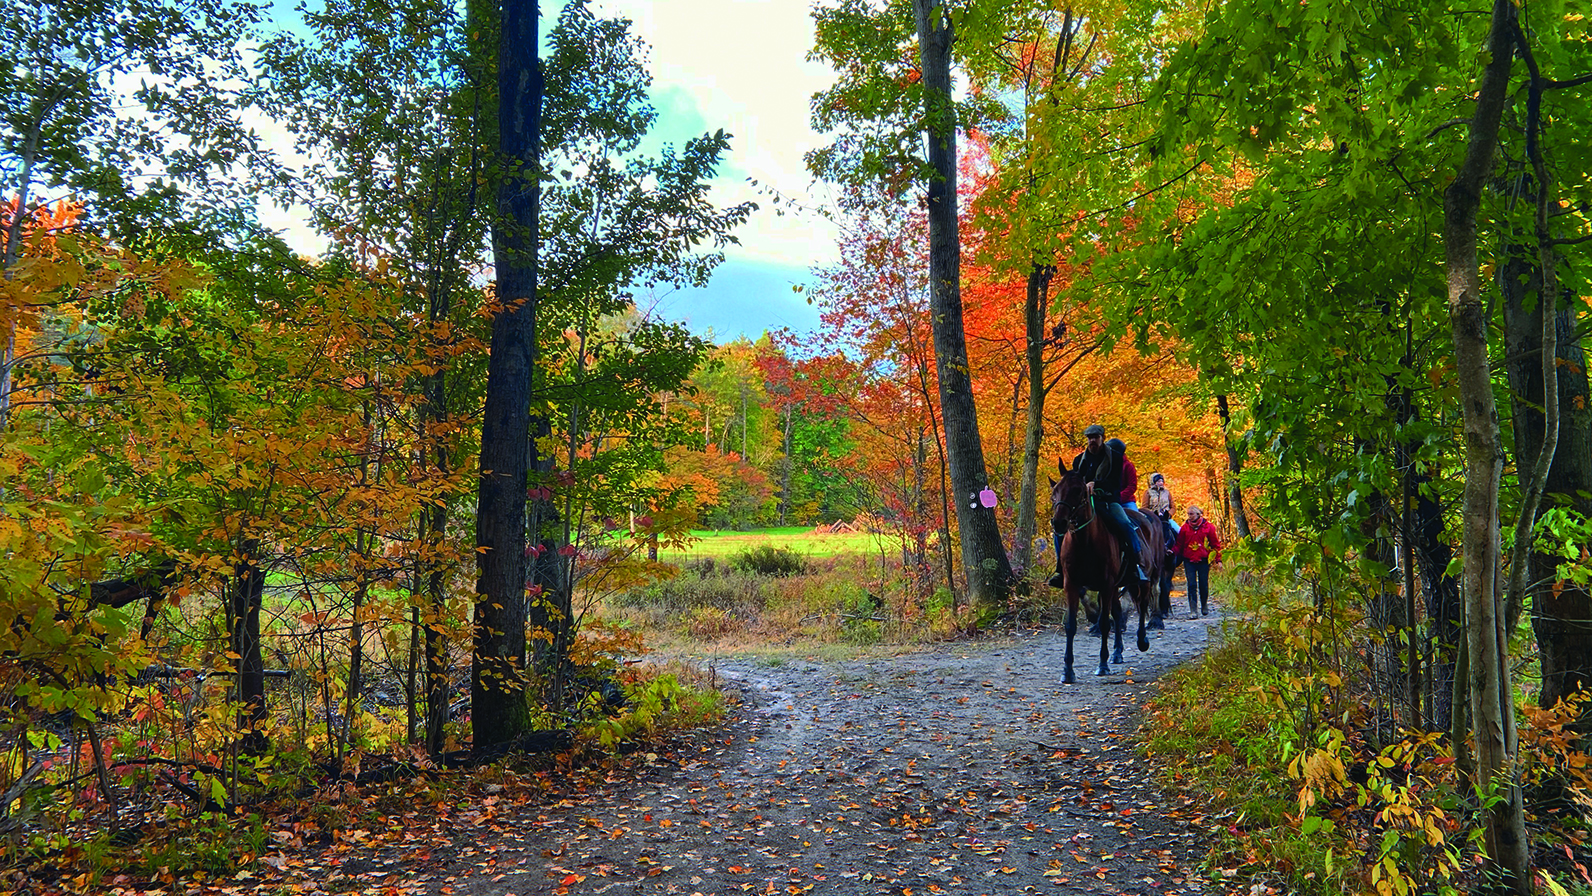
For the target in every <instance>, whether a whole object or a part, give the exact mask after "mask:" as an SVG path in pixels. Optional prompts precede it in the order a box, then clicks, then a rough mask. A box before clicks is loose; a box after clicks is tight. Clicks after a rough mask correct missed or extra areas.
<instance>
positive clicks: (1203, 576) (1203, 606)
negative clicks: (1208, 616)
mask: <svg viewBox="0 0 1592 896" xmlns="http://www.w3.org/2000/svg"><path fill="white" fill-rule="evenodd" d="M1183 578H1184V579H1186V580H1187V581H1188V609H1189V612H1190V613H1192V612H1194V611H1195V610H1207V609H1209V608H1210V600H1211V561H1210V560H1209V559H1208V558H1207V559H1205V560H1184V561H1183ZM1196 600H1197V601H1198V602H1197V603H1196Z"/></svg>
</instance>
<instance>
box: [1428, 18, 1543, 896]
mask: <svg viewBox="0 0 1592 896" xmlns="http://www.w3.org/2000/svg"><path fill="white" fill-rule="evenodd" d="M1517 16H1518V10H1517V9H1516V8H1515V6H1514V4H1513V3H1512V2H1511V0H1494V3H1493V9H1492V20H1491V26H1490V28H1491V30H1490V33H1489V36H1488V44H1489V49H1490V51H1491V53H1490V59H1489V61H1488V63H1487V66H1486V68H1485V69H1484V70H1483V73H1482V77H1481V84H1480V89H1479V91H1478V92H1477V99H1476V109H1475V112H1474V114H1473V117H1472V118H1471V121H1470V135H1469V141H1468V145H1467V147H1466V152H1465V158H1464V160H1463V161H1462V162H1461V164H1460V167H1459V171H1458V172H1457V173H1456V174H1455V177H1454V180H1453V181H1452V182H1451V183H1450V184H1449V186H1448V188H1447V189H1446V190H1445V191H1444V195H1443V206H1444V208H1443V212H1444V214H1443V248H1444V254H1445V268H1446V271H1447V279H1448V310H1449V321H1450V324H1451V327H1452V330H1453V338H1454V366H1455V369H1456V371H1457V376H1458V382H1459V393H1460V405H1461V413H1462V419H1463V428H1464V445H1465V474H1466V475H1465V505H1464V513H1463V519H1464V552H1465V553H1464V556H1465V560H1464V576H1463V579H1462V583H1463V589H1464V596H1465V626H1466V632H1465V636H1466V648H1467V651H1468V652H1469V654H1470V664H1469V666H1470V668H1469V673H1470V701H1471V722H1472V730H1473V732H1474V735H1475V741H1476V772H1477V777H1478V781H1479V783H1480V784H1481V786H1483V787H1484V788H1488V789H1491V790H1493V792H1494V794H1495V795H1496V796H1497V797H1498V799H1496V800H1495V801H1493V802H1490V803H1489V804H1488V806H1487V808H1486V809H1485V810H1484V818H1485V824H1486V847H1487V854H1488V857H1489V860H1490V867H1489V869H1488V870H1489V871H1490V872H1492V874H1493V879H1494V880H1495V881H1496V884H1495V886H1497V887H1498V888H1500V889H1502V890H1506V891H1508V892H1513V893H1519V894H1522V896H1525V894H1528V893H1530V891H1531V875H1530V860H1531V856H1530V850H1529V848H1528V846H1527V843H1526V836H1525V812H1524V806H1523V802H1522V796H1521V790H1520V784H1519V781H1518V778H1517V775H1516V771H1515V753H1516V750H1517V746H1518V745H1517V741H1516V737H1515V719H1514V703H1513V698H1512V696H1511V695H1512V689H1511V687H1510V681H1509V666H1508V640H1507V637H1506V632H1505V630H1504V625H1503V622H1504V620H1503V613H1502V602H1501V597H1502V595H1500V594H1499V587H1498V585H1499V582H1498V578H1499V577H1498V570H1499V563H1498V561H1499V539H1498V489H1499V479H1500V476H1501V474H1502V469H1503V449H1502V446H1501V445H1500V443H1499V434H1498V409H1497V405H1496V404H1495V402H1494V401H1493V393H1492V366H1491V363H1490V360H1489V358H1488V354H1487V323H1488V320H1487V309H1486V305H1485V302H1484V300H1483V296H1482V287H1481V274H1480V265H1479V262H1478V259H1477V251H1476V218H1477V210H1478V208H1479V207H1480V204H1481V195H1482V189H1483V186H1484V185H1485V184H1486V182H1487V180H1488V178H1489V177H1490V176H1491V175H1492V172H1493V166H1494V157H1495V156H1496V154H1497V150H1498V132H1499V125H1500V122H1501V120H1502V116H1503V108H1504V105H1505V103H1506V102H1507V100H1508V98H1509V77H1510V68H1511V65H1512V63H1513V57H1514V49H1515V48H1514V40H1513V37H1512V34H1513V29H1514V25H1515V21H1516V18H1517Z"/></svg>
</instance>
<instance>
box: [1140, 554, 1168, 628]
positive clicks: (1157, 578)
mask: <svg viewBox="0 0 1592 896" xmlns="http://www.w3.org/2000/svg"><path fill="white" fill-rule="evenodd" d="M1145 587H1146V588H1148V589H1150V598H1149V600H1150V611H1151V613H1152V614H1153V615H1152V616H1151V617H1150V628H1153V629H1156V630H1158V631H1159V630H1164V629H1165V628H1166V623H1164V622H1162V621H1161V616H1162V605H1163V604H1165V603H1166V595H1165V594H1162V593H1161V570H1159V569H1157V568H1155V566H1154V565H1153V564H1152V565H1151V567H1150V584H1148V585H1146V586H1145ZM1140 615H1143V614H1140Z"/></svg>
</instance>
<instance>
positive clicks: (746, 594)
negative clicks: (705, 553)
mask: <svg viewBox="0 0 1592 896" xmlns="http://www.w3.org/2000/svg"><path fill="white" fill-rule="evenodd" d="M614 602H615V603H616V604H618V605H619V606H622V607H635V608H655V609H659V610H664V611H666V612H668V613H671V614H680V613H686V612H689V611H691V610H695V609H697V608H699V607H713V608H715V609H719V610H726V611H741V612H745V611H749V610H760V609H762V607H763V605H764V604H765V603H766V599H765V597H764V595H763V592H762V588H761V587H760V583H759V581H758V579H757V577H756V576H755V575H749V574H746V573H740V572H732V571H725V570H722V569H721V570H717V571H714V570H713V568H712V567H707V568H706V570H705V571H704V574H700V575H697V574H692V573H691V572H686V573H682V574H681V575H678V576H675V577H674V578H672V579H665V580H663V581H661V582H654V583H653V584H651V585H648V586H646V587H645V588H635V589H632V590H630V591H626V592H623V593H621V594H618V595H615V597H614Z"/></svg>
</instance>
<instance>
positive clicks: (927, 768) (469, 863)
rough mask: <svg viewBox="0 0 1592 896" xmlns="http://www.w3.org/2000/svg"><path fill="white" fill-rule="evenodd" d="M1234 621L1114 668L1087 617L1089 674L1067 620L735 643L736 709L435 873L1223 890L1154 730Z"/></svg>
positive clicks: (1042, 889)
mask: <svg viewBox="0 0 1592 896" xmlns="http://www.w3.org/2000/svg"><path fill="white" fill-rule="evenodd" d="M1180 597H1181V595H1180V594H1179V595H1176V596H1175V597H1174V603H1176V599H1177V598H1180ZM1184 606H1186V605H1184ZM1220 619H1221V617H1220V614H1219V612H1217V611H1216V610H1215V608H1213V612H1212V615H1211V616H1210V617H1208V618H1196V619H1190V618H1188V615H1187V611H1186V610H1185V609H1182V608H1179V611H1178V613H1177V615H1176V616H1175V617H1174V618H1173V619H1171V620H1169V621H1168V622H1167V625H1166V629H1165V631H1162V632H1152V633H1151V648H1150V650H1149V652H1147V653H1139V652H1138V651H1137V650H1135V649H1134V647H1133V643H1132V632H1131V631H1130V632H1129V638H1128V644H1127V653H1126V660H1127V661H1126V663H1124V664H1123V665H1120V666H1113V667H1112V670H1111V674H1110V675H1109V676H1106V677H1097V676H1096V675H1095V670H1096V668H1097V665H1098V664H1097V662H1096V657H1097V651H1098V643H1099V642H1098V640H1096V639H1093V638H1086V637H1085V636H1084V635H1083V634H1082V632H1080V634H1079V636H1078V640H1077V646H1076V648H1075V649H1076V652H1077V654H1078V660H1077V665H1076V669H1077V672H1078V683H1077V684H1074V685H1063V684H1061V683H1060V681H1061V669H1062V660H1063V656H1064V654H1065V649H1066V636H1065V635H1064V634H1063V633H1062V632H1061V631H1060V630H1058V629H1055V628H1051V629H1042V630H1036V631H1023V632H1018V633H1015V634H1011V635H1009V636H1007V637H1003V638H991V639H988V640H984V641H978V642H973V643H957V644H950V645H945V646H942V647H937V648H934V649H931V650H928V651H924V652H919V653H910V654H904V655H901V656H896V657H892V658H888V659H877V660H868V661H853V662H839V663H812V662H784V663H780V664H776V665H761V664H753V663H748V662H740V661H736V662H728V661H722V660H720V661H717V662H716V663H714V665H713V673H714V674H715V675H717V676H718V677H719V678H720V679H721V680H722V681H726V682H728V687H729V688H730V689H731V690H732V691H733V692H738V693H739V695H740V696H741V699H740V700H739V701H738V706H737V708H736V709H735V710H734V711H733V712H732V714H731V718H730V719H729V720H728V722H727V724H726V725H725V726H724V727H722V728H718V729H714V730H712V731H709V732H704V733H702V734H700V735H699V736H697V737H696V738H695V739H694V740H692V741H690V742H686V743H682V744H679V745H678V747H677V749H675V750H674V751H672V752H670V753H667V754H664V755H656V756H654V755H651V754H649V755H648V756H646V757H643V758H644V761H645V762H646V763H647V765H648V767H647V768H645V769H643V770H642V773H639V774H634V775H616V776H614V778H613V779H611V780H610V782H608V783H605V784H599V785H598V786H596V787H590V786H588V787H585V788H583V789H580V790H578V791H577V790H571V791H570V792H569V794H568V797H567V798H566V799H562V800H559V801H557V802H556V804H554V805H542V806H540V807H535V808H532V807H514V808H512V809H505V810H504V811H503V812H502V813H501V814H498V815H496V817H495V818H494V819H492V823H491V824H490V825H489V826H488V827H487V828H485V829H483V828H479V827H477V828H475V829H474V830H472V831H468V832H466V831H462V830H461V831H460V833H459V835H458V837H457V841H458V842H457V843H456V844H455V845H456V847H457V852H455V853H454V855H451V856H449V857H448V860H447V861H446V862H445V863H442V864H441V867H438V866H437V865H433V866H432V867H431V868H428V869H426V871H427V872H429V873H427V874H426V875H425V878H424V880H425V883H424V885H423V887H416V888H415V889H423V890H424V891H427V892H430V893H436V894H508V893H514V894H518V896H528V894H565V893H568V894H578V896H586V894H590V896H596V894H604V893H607V894H613V896H630V894H682V896H696V894H701V896H712V894H719V896H723V894H732V893H764V894H777V893H784V894H802V893H814V894H825V893H833V894H876V893H877V894H895V896H918V894H946V893H951V894H981V893H988V894H996V893H1000V894H1009V893H1103V894H1121V893H1135V894H1139V893H1142V894H1168V896H1170V894H1200V893H1212V892H1220V891H1222V889H1223V888H1222V887H1221V886H1220V885H1219V883H1212V882H1210V881H1209V880H1206V879H1204V876H1203V875H1202V873H1201V870H1200V868H1199V862H1200V860H1201V857H1202V855H1203V849H1202V845H1201V841H1202V838H1203V837H1204V835H1205V831H1204V829H1203V828H1202V827H1200V826H1198V825H1197V824H1196V822H1195V821H1194V819H1195V818H1196V817H1197V815H1196V813H1195V812H1194V811H1193V809H1192V807H1191V806H1189V805H1187V802H1186V800H1184V799H1183V798H1181V797H1178V796H1176V795H1170V794H1167V793H1164V792H1162V791H1161V790H1160V789H1159V787H1157V786H1156V784H1155V783H1154V781H1153V777H1152V775H1151V774H1150V773H1149V771H1148V770H1147V769H1146V768H1145V764H1144V763H1143V761H1142V760H1140V759H1139V758H1138V757H1137V756H1136V754H1135V750H1134V744H1133V737H1134V732H1135V730H1136V724H1137V718H1138V711H1139V705H1140V702H1141V701H1142V700H1143V699H1145V697H1146V695H1147V694H1149V693H1150V692H1151V691H1152V689H1153V687H1154V681H1155V679H1156V678H1157V677H1158V676H1160V675H1161V674H1162V673H1164V672H1166V671H1167V670H1168V669H1171V668H1172V667H1174V666H1175V665H1177V664H1179V663H1183V662H1186V661H1188V660H1190V659H1193V658H1195V657H1197V656H1199V655H1200V654H1201V653H1202V652H1203V651H1204V649H1205V647H1206V644H1207V643H1208V641H1209V639H1210V638H1212V637H1218V636H1219V631H1220ZM482 830H490V831H491V832H492V834H491V836H490V838H482V837H481V836H480V834H481V832H482ZM372 870H374V869H372ZM388 870H393V869H388ZM407 870H408V871H409V873H413V872H414V871H415V870H416V869H414V868H410V869H407ZM377 873H380V872H377ZM416 883H419V881H416V880H414V879H413V878H410V886H413V885H414V884H416ZM404 889H406V890H408V889H409V888H408V887H404ZM410 892H414V890H410Z"/></svg>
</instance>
